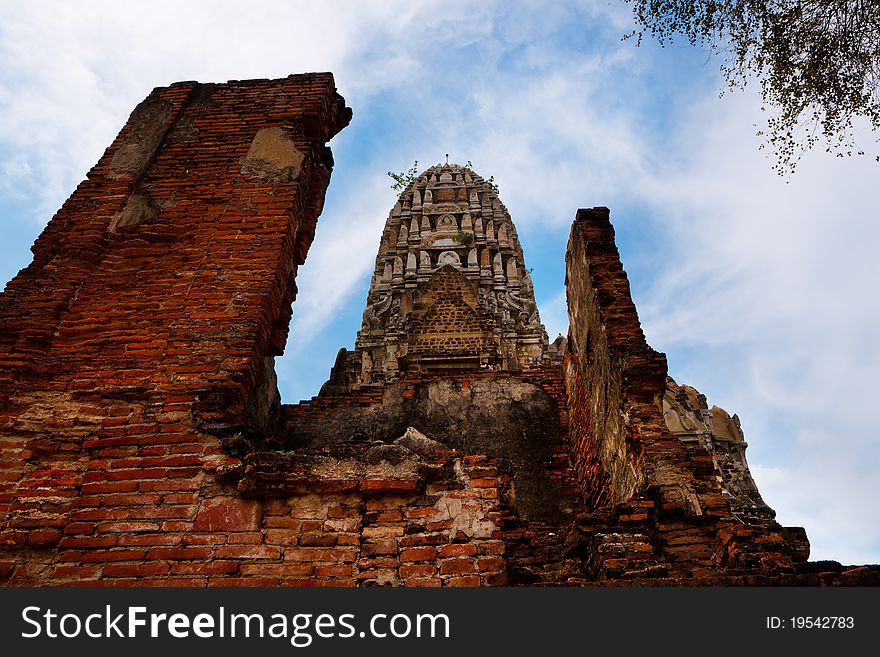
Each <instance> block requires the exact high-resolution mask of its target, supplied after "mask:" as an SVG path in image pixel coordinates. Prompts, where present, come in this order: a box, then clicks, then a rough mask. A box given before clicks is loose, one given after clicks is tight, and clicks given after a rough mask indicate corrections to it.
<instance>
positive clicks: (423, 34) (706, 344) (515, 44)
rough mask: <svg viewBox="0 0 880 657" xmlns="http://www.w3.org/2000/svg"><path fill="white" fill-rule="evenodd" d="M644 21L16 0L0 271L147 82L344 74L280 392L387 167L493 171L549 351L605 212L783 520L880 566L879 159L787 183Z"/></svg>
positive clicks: (829, 549) (339, 313) (329, 302)
mask: <svg viewBox="0 0 880 657" xmlns="http://www.w3.org/2000/svg"><path fill="white" fill-rule="evenodd" d="M631 29H632V26H631V19H630V13H629V8H628V6H627V5H625V4H624V3H623V2H622V1H621V0H610V1H607V2H605V1H602V0H597V1H586V0H585V1H583V2H559V3H547V2H500V1H499V2H471V3H463V2H462V3H450V2H444V3H441V2H417V1H413V0H408V1H406V2H395V1H387V0H386V1H382V2H378V1H376V2H366V1H361V2H326V3H316V2H306V3H297V2H260V3H253V4H251V5H248V6H247V7H245V5H243V4H242V3H231V2H228V3H227V2H210V3H209V2H186V3H181V2H162V1H160V2H150V3H146V2H125V3H122V2H89V3H65V2H54V3H53V2H42V3H34V2H15V1H12V2H4V3H3V5H2V7H0V222H2V227H3V240H0V278H2V279H3V282H5V281H7V280H8V279H10V278H11V277H12V276H13V275H14V274H15V273H16V272H17V271H18V270H19V269H20V268H22V267H24V266H25V265H26V264H27V263H28V262H29V261H30V252H29V251H28V248H29V246H30V244H31V243H32V242H33V240H34V239H35V238H36V236H37V235H38V234H39V232H40V231H41V230H42V228H43V227H44V226H45V224H46V222H47V221H48V219H49V218H50V217H51V215H52V214H53V213H54V211H55V210H56V209H57V208H58V207H60V205H61V203H62V202H63V200H64V199H65V198H66V197H67V196H68V195H69V194H70V193H71V192H72V191H73V189H74V188H75V187H76V185H77V184H78V183H79V181H80V180H82V179H83V177H84V175H85V172H86V171H87V170H88V169H89V167H91V166H92V165H93V164H94V163H95V162H96V161H97V159H98V157H99V156H100V154H101V153H102V152H103V149H104V148H105V147H106V146H107V145H108V144H109V143H110V142H111V140H112V139H113V137H114V136H115V134H116V133H117V132H118V130H119V128H120V127H121V126H122V125H123V123H124V122H125V120H126V118H127V116H128V114H129V113H130V111H131V110H132V108H133V107H134V106H135V105H136V104H137V103H138V102H139V101H140V100H142V99H143V98H144V97H145V96H146V95H147V94H148V93H149V91H150V89H152V88H153V87H155V86H164V85H167V84H170V83H171V82H174V81H178V80H199V81H203V82H223V81H226V80H229V79H243V78H254V77H259V78H265V77H282V76H285V75H288V74H290V73H299V72H306V71H324V70H329V71H332V72H333V73H334V74H335V76H336V81H337V86H338V87H339V91H340V93H341V94H342V95H343V96H344V97H345V98H346V100H347V102H348V104H349V105H350V106H351V107H352V108H353V110H354V119H353V121H352V123H351V125H350V126H349V127H348V128H346V129H345V130H344V131H343V132H342V133H340V135H338V136H337V137H336V138H334V140H333V141H332V142H331V147H332V149H333V153H334V157H335V160H336V168H335V170H334V173H333V179H332V181H331V185H330V189H329V191H328V196H327V203H326V206H325V210H324V213H323V215H322V216H321V219H320V221H319V225H318V231H317V236H316V240H315V244H314V247H313V249H312V251H311V252H310V254H309V258H308V261H307V262H306V264H305V266H304V267H303V268H302V269H301V271H300V276H299V279H298V284H299V288H300V290H301V291H300V295H299V299H298V300H297V303H296V304H295V305H294V323H293V327H292V331H291V336H292V337H291V341H290V344H289V345H288V349H287V354H286V355H285V356H284V357H283V358H282V359H279V361H278V364H277V370H278V374H279V388H280V389H281V394H282V397H283V399H284V400H285V401H286V402H295V401H297V400H299V399H301V398H307V397H310V396H311V395H313V394H316V393H317V390H318V388H319V387H320V384H321V383H322V382H323V381H324V380H325V378H326V376H327V374H328V372H329V369H330V366H331V365H332V363H333V360H334V359H335V356H336V352H337V350H338V349H339V347H341V346H347V347H351V346H352V343H353V340H354V334H355V332H356V330H357V328H358V326H359V323H360V315H361V312H362V310H363V304H364V299H365V296H366V288H367V285H368V283H369V273H370V271H371V269H372V266H373V262H374V258H375V253H376V248H377V247H378V243H379V235H380V231H381V228H382V225H383V224H384V221H385V218H386V216H387V214H388V212H389V210H390V209H391V207H392V205H393V204H394V200H395V193H394V192H393V191H392V190H391V189H390V188H389V186H390V183H391V181H390V180H389V179H388V177H387V176H386V175H385V172H386V171H388V170H389V169H390V170H394V171H403V170H405V169H408V168H409V167H410V166H411V165H412V163H413V161H414V160H418V162H419V165H420V168H424V167H427V166H429V165H431V164H435V163H437V162H441V161H442V160H443V158H444V154H445V153H449V154H450V161H455V162H460V163H464V162H466V161H467V160H470V161H472V162H473V165H474V168H475V169H476V170H477V172H478V173H480V174H481V175H483V176H485V177H488V176H494V177H495V180H496V182H497V183H498V185H499V188H500V195H501V198H502V200H503V201H504V203H505V205H506V206H507V207H508V209H509V211H510V214H511V216H512V217H513V220H514V222H515V224H516V226H517V228H518V232H519V235H520V239H521V241H522V244H523V249H524V251H525V257H526V264H527V266H528V267H531V268H534V273H533V280H534V282H535V287H536V293H537V298H538V302H539V305H540V310H541V316H542V319H543V321H544V323H545V325H546V326H547V330H548V332H549V333H550V335H551V339H552V338H553V337H555V335H556V334H557V333H565V332H566V330H567V317H566V309H565V302H564V288H563V279H564V260H563V257H564V252H565V244H566V241H567V237H568V231H569V228H570V225H571V221H572V219H573V218H574V214H575V211H576V209H577V208H579V207H592V206H596V205H607V206H608V207H610V208H611V212H612V221H613V222H614V224H615V228H616V230H617V234H618V245H619V248H620V251H621V256H622V258H623V261H624V266H625V267H626V269H627V272H628V273H629V276H630V280H631V284H632V288H633V294H634V297H635V300H636V303H637V307H638V309H639V312H640V316H641V318H642V322H643V325H644V328H645V332H646V335H647V337H648V341H649V342H650V343H651V345H652V346H653V347H654V348H656V349H658V350H660V351H664V352H666V353H667V355H668V359H669V369H670V374H671V375H672V376H673V377H675V378H676V380H678V381H679V382H686V383H689V384H691V385H694V386H696V387H697V388H698V389H699V390H700V391H702V392H703V393H704V394H706V395H707V396H708V398H709V401H710V403H715V404H718V405H719V406H722V407H724V408H725V409H727V410H728V411H729V412H731V413H738V414H739V416H740V418H741V420H742V425H743V429H744V431H745V434H746V439H747V440H748V442H749V451H748V458H749V462H750V465H751V467H752V471H753V474H754V475H755V478H756V480H757V482H758V485H759V487H760V489H761V492H762V494H763V496H764V498H765V499H766V501H767V502H768V504H770V506H772V507H773V508H775V509H776V510H777V513H778V518H779V520H780V521H781V522H782V523H783V524H788V525H803V526H805V527H806V528H807V532H808V534H809V536H810V539H811V541H812V544H813V554H812V558H814V559H822V558H833V559H837V560H840V561H843V562H845V563H868V562H873V563H877V562H880V511H878V505H877V504H876V503H875V501H874V500H875V495H876V491H877V490H878V489H880V447H878V444H877V440H876V432H877V431H876V424H877V423H876V418H875V410H874V409H875V408H876V405H877V402H876V400H875V397H876V393H877V391H878V386H877V382H876V381H877V377H876V372H877V371H880V341H878V340H877V330H878V329H877V327H878V326H880V295H878V294H877V293H876V290H875V285H876V282H877V281H878V280H880V259H878V258H877V257H876V251H877V246H878V242H880V228H878V226H877V221H876V219H877V209H876V200H875V199H876V196H875V195H872V194H871V193H870V192H871V190H873V189H876V179H877V176H878V174H880V169H878V165H876V164H874V163H873V162H872V161H871V160H870V159H867V158H856V159H847V158H843V159H840V158H834V157H832V156H829V155H827V154H825V153H823V152H815V153H809V154H807V155H806V156H805V157H804V159H803V160H802V162H801V165H800V167H799V169H798V171H797V173H796V174H794V175H793V176H790V177H788V178H780V177H779V176H777V175H776V174H775V173H773V172H772V171H771V161H770V160H768V159H767V158H766V156H765V154H764V153H762V152H761V151H759V149H758V146H759V144H760V141H759V140H758V138H756V137H755V132H756V130H757V128H756V127H755V126H756V125H758V126H759V125H761V122H762V113H761V110H760V106H761V103H760V98H759V97H758V96H757V95H756V92H755V89H754V86H755V85H752V87H751V88H748V89H747V90H746V91H745V92H743V93H737V94H725V95H724V97H722V98H719V94H718V92H719V90H720V89H721V80H720V77H719V75H718V61H717V60H716V59H714V58H713V57H711V56H710V55H709V54H707V53H706V52H703V51H698V50H694V49H691V48H689V47H686V46H684V45H681V46H678V45H675V46H671V47H667V48H665V49H661V48H659V47H657V46H655V45H654V44H652V43H647V42H646V43H645V44H643V46H642V47H640V48H637V47H636V46H635V44H634V43H633V42H631V41H621V39H620V37H621V36H622V35H623V34H625V33H627V32H628V31H630V30H631ZM859 136H860V138H861V139H862V141H863V143H865V144H867V145H869V146H870V145H871V138H872V137H871V135H870V134H868V133H867V132H866V131H862V132H861V133H860V135H859Z"/></svg>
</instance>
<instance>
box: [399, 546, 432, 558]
mask: <svg viewBox="0 0 880 657" xmlns="http://www.w3.org/2000/svg"><path fill="white" fill-rule="evenodd" d="M436 558H437V550H436V548H433V547H427V546H426V547H413V548H407V549H405V550H403V551H402V552H401V553H400V560H401V561H433V560H434V559H436Z"/></svg>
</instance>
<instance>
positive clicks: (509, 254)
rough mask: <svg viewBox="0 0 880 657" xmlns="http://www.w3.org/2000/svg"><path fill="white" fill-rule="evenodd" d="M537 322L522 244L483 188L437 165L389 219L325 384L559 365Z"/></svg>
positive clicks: (472, 176) (465, 172) (466, 172)
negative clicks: (352, 334)
mask: <svg viewBox="0 0 880 657" xmlns="http://www.w3.org/2000/svg"><path fill="white" fill-rule="evenodd" d="M562 342H563V341H562V340H559V341H558V342H556V343H554V344H552V345H550V344H548V341H547V332H546V331H545V330H544V326H543V325H542V324H541V320H540V317H539V316H538V308H537V304H536V303H535V293H534V288H533V287H532V280H531V277H530V276H529V270H528V269H527V268H526V266H525V260H524V258H523V252H522V247H521V246H520V243H519V237H518V236H517V233H516V228H515V227H514V225H513V222H512V221H511V219H510V214H509V213H508V212H507V208H505V207H504V205H503V204H502V203H501V201H500V200H499V198H498V194H497V191H496V189H495V188H494V187H493V185H492V184H491V183H490V182H487V181H486V180H484V179H483V178H482V177H481V176H479V175H477V174H476V173H475V172H474V171H473V170H472V169H471V168H470V167H469V166H461V165H458V164H438V165H435V166H432V167H430V168H429V169H427V170H426V171H424V172H423V173H422V174H420V175H419V176H417V177H416V178H414V179H413V180H412V181H411V182H410V184H409V185H407V187H406V188H405V189H404V190H403V192H402V193H401V194H400V197H399V198H398V200H397V203H395V205H394V208H393V209H392V210H391V212H390V213H389V215H388V219H387V221H386V222H385V228H384V230H383V232H382V238H381V242H380V244H379V253H378V255H377V256H376V267H375V270H374V272H373V277H372V282H371V284H370V291H369V294H368V296H367V306H366V309H365V310H364V316H363V323H362V325H361V330H360V331H359V332H358V336H357V342H356V345H355V350H354V352H348V351H345V350H343V351H341V352H340V355H339V358H338V359H337V362H336V366H335V367H334V372H333V374H332V375H331V381H330V382H329V383H330V385H333V386H343V387H346V388H350V387H352V386H357V385H363V384H370V383H380V382H387V381H393V380H396V379H397V378H400V377H413V376H419V375H424V374H427V373H432V372H442V371H452V372H461V371H473V370H505V371H519V370H526V369H530V368H534V367H538V366H540V365H541V364H546V363H548V362H556V363H559V362H561V360H562V355H563V351H564V346H563V344H562Z"/></svg>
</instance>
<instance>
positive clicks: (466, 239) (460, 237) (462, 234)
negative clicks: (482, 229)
mask: <svg viewBox="0 0 880 657" xmlns="http://www.w3.org/2000/svg"><path fill="white" fill-rule="evenodd" d="M455 241H456V242H458V243H460V244H464V245H465V246H470V245H471V244H473V243H474V234H473V233H471V232H468V231H466V230H460V231H458V232H457V233H456V234H455Z"/></svg>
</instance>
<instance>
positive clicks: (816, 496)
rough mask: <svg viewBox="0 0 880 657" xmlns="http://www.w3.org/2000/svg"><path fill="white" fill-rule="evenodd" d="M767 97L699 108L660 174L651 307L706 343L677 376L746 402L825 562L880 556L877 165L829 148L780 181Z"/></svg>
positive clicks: (754, 455)
mask: <svg viewBox="0 0 880 657" xmlns="http://www.w3.org/2000/svg"><path fill="white" fill-rule="evenodd" d="M757 106H758V103H757V100H756V99H755V98H754V97H753V96H750V95H740V96H730V97H727V98H726V100H725V102H718V101H716V100H714V99H713V100H711V101H706V102H705V103H703V104H701V105H699V106H697V107H695V108H694V109H693V111H692V113H691V114H690V115H689V116H688V117H686V119H685V121H686V123H685V125H686V126H687V128H686V131H685V135H686V136H685V139H684V140H683V143H682V145H681V147H680V150H679V152H678V156H679V157H678V158H677V160H678V161H679V162H680V163H681V164H680V165H679V166H678V167H676V168H675V169H673V170H667V171H663V170H660V171H656V173H655V175H654V176H653V178H652V180H650V181H647V183H648V186H647V187H646V188H645V189H646V191H645V193H644V202H645V203H646V204H649V205H651V207H652V208H653V212H654V213H655V216H656V217H657V218H658V219H657V220H658V221H662V222H663V225H664V227H665V229H666V230H667V231H668V242H667V243H665V244H664V248H665V249H666V252H665V253H664V257H665V259H666V264H665V265H664V266H663V267H662V268H661V270H660V271H659V272H657V274H658V278H657V279H656V280H655V281H654V282H653V284H647V285H643V286H642V289H643V292H642V294H641V296H642V299H641V303H640V306H639V308H640V312H641V316H642V318H643V321H644V323H645V329H646V334H647V335H648V339H649V341H651V342H652V343H653V345H654V346H655V347H657V348H659V349H664V350H671V351H673V352H676V351H681V352H682V353H686V352H687V351H688V350H690V352H691V353H694V352H696V353H697V354H698V356H697V357H695V358H696V359H695V360H692V359H690V358H688V359H687V360H684V362H676V361H675V360H674V359H673V360H671V362H670V369H671V371H672V373H673V374H676V370H677V369H678V371H679V372H681V371H684V372H687V373H688V375H690V376H693V377H694V378H693V379H691V380H689V381H688V382H689V383H691V384H693V385H696V386H697V387H698V388H700V389H701V390H702V391H703V392H704V393H706V394H707V395H708V396H709V398H710V402H714V403H718V404H719V405H722V406H726V407H727V409H728V410H729V411H731V412H737V413H739V415H740V417H741V418H742V421H743V426H744V429H745V433H746V439H747V440H748V441H749V443H750V445H751V447H750V450H749V451H750V455H749V458H750V461H751V463H752V467H753V469H754V471H755V477H756V480H757V481H758V484H759V488H760V489H761V492H762V494H763V496H764V498H765V500H766V501H767V502H768V504H770V506H772V507H774V508H775V509H776V510H777V512H778V515H779V519H780V521H781V522H783V523H788V524H797V523H802V524H804V525H806V527H807V531H808V534H809V535H810V537H811V540H812V541H813V543H814V546H815V549H814V552H815V554H814V557H815V558H819V557H822V558H835V559H840V560H844V561H847V560H849V561H851V562H852V561H856V562H858V561H865V560H866V559H870V560H873V561H877V560H878V559H880V551H878V550H880V540H878V533H877V529H876V528H877V527H880V511H878V509H877V506H876V504H874V495H875V491H876V490H877V487H878V485H880V456H878V451H877V445H876V438H875V431H874V426H873V425H874V417H873V415H874V414H873V411H872V408H873V406H874V396H875V394H876V391H877V385H876V372H877V368H878V367H880V345H878V342H877V340H876V327H877V326H878V322H880V300H878V297H877V295H876V293H875V290H874V287H875V285H876V281H878V280H880V261H878V259H877V258H876V257H875V256H874V253H875V251H876V249H877V247H878V245H880V226H877V224H876V221H875V220H874V219H875V216H876V210H875V208H874V205H875V204H874V201H873V200H872V198H871V195H870V193H869V190H871V189H872V188H873V186H874V180H875V178H876V175H877V170H876V165H875V164H874V163H872V162H871V161H869V160H866V159H863V158H862V159H859V158H856V159H852V160H846V159H843V160H842V159H838V158H833V157H830V156H827V155H826V154H824V153H821V152H816V153H811V154H809V155H808V156H807V157H805V158H804V160H803V161H802V163H801V165H800V168H799V170H798V172H797V173H796V174H795V175H794V176H793V177H791V179H790V180H788V181H786V180H785V179H782V178H779V177H778V176H776V175H775V174H774V173H772V172H771V171H770V167H769V163H768V161H767V160H765V159H764V157H763V156H762V155H761V154H759V153H758V151H757V149H756V144H757V142H756V139H755V137H754V134H753V132H754V129H753V128H752V123H753V121H754V117H755V116H756V111H755V110H756V108H757ZM700 359H705V360H704V361H703V362H700Z"/></svg>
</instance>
